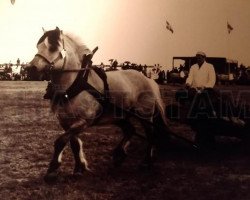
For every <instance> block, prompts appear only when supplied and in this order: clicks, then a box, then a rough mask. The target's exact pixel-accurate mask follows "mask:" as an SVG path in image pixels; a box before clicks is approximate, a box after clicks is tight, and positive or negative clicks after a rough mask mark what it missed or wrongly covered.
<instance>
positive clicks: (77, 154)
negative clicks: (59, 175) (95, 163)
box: [70, 136, 90, 176]
mask: <svg viewBox="0 0 250 200" xmlns="http://www.w3.org/2000/svg"><path fill="white" fill-rule="evenodd" d="M70 147H71V149H72V152H73V154H74V158H75V168H74V174H75V175H77V176H81V175H82V174H83V172H84V171H86V170H87V171H90V169H89V168H88V162H87V160H86V158H85V154H84V152H83V146H82V141H81V139H80V138H79V137H78V136H73V137H72V138H71V139H70Z"/></svg>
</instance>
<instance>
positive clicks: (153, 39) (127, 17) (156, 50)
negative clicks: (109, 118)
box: [0, 0, 250, 68]
mask: <svg viewBox="0 0 250 200" xmlns="http://www.w3.org/2000/svg"><path fill="white" fill-rule="evenodd" d="M166 20H167V21H168V22H169V23H170V24H171V25H172V28H173V30H174V33H171V32H170V31H168V30H167V29H166ZM227 22H229V23H230V25H231V26H232V27H233V30H232V31H231V33H230V34H228V32H227ZM56 26H58V27H59V28H60V29H62V30H63V31H67V32H72V33H74V34H75V35H78V36H79V37H81V38H82V40H83V41H84V42H85V44H86V45H87V46H88V47H89V48H90V49H94V48H95V47H96V46H98V47H99V50H98V51H97V53H96V54H95V56H94V58H93V61H94V64H100V63H101V62H103V63H104V64H109V63H110V62H109V59H117V61H118V62H119V63H122V62H124V61H131V62H134V63H137V64H143V65H144V64H147V65H154V64H160V65H161V66H163V67H166V68H169V67H171V66H172V58H173V56H194V55H195V54H196V52H197V51H204V52H205V53H206V54H207V56H213V57H227V58H230V59H234V60H238V62H239V64H244V65H246V66H250V1H249V0H15V4H14V5H12V4H11V2H10V0H0V32H1V33H0V36H1V37H0V63H6V62H7V63H8V62H10V61H11V62H13V63H15V62H16V60H17V58H20V60H21V62H29V61H30V60H31V59H32V58H33V56H34V55H35V54H36V43H37V41H38V40H39V38H40V37H41V36H42V34H43V31H42V28H45V29H46V30H50V29H54V28H55V27H56Z"/></svg>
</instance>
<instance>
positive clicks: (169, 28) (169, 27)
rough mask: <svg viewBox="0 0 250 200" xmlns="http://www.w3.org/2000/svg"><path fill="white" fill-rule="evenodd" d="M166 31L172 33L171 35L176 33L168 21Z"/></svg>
mask: <svg viewBox="0 0 250 200" xmlns="http://www.w3.org/2000/svg"><path fill="white" fill-rule="evenodd" d="M166 29H168V30H169V31H171V33H174V30H173V28H172V26H171V25H170V23H169V22H168V21H166Z"/></svg>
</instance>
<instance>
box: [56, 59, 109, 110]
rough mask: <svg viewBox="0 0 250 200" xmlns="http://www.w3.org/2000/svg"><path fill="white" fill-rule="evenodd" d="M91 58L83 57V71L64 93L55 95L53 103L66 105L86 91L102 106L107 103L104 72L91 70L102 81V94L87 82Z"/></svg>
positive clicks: (106, 84) (107, 95)
mask: <svg viewBox="0 0 250 200" xmlns="http://www.w3.org/2000/svg"><path fill="white" fill-rule="evenodd" d="M91 58H92V55H91V54H89V55H84V57H83V60H82V65H81V68H82V69H85V70H81V71H79V73H78V74H77V77H76V79H75V80H74V82H73V83H72V84H71V86H70V87H69V88H68V89H67V90H66V91H65V93H61V94H60V93H59V94H56V96H55V97H54V99H53V102H54V103H66V102H68V101H69V100H70V99H72V98H74V97H75V96H77V95H78V94H79V93H81V92H82V91H87V92H88V93H90V94H91V95H92V96H93V97H94V98H95V99H96V100H97V101H98V102H99V103H100V104H101V105H103V106H104V105H106V104H107V103H108V102H109V87H108V83H107V76H106V74H105V72H104V71H101V69H98V68H92V69H93V70H94V71H95V72H96V73H97V75H98V76H99V77H100V78H101V79H102V80H103V83H104V91H105V92H104V94H102V93H100V92H99V91H98V90H97V89H96V88H94V87H93V86H92V85H90V84H89V83H88V82H87V80H88V75H89V71H90V67H91V65H92V61H91Z"/></svg>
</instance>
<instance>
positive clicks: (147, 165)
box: [138, 161, 153, 171]
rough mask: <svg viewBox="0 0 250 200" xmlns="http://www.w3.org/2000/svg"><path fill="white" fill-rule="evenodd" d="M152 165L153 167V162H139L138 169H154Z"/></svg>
mask: <svg viewBox="0 0 250 200" xmlns="http://www.w3.org/2000/svg"><path fill="white" fill-rule="evenodd" d="M152 167H153V164H152V162H146V161H144V162H142V163H140V164H139V166H138V170H140V171H150V170H151V169H152Z"/></svg>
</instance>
